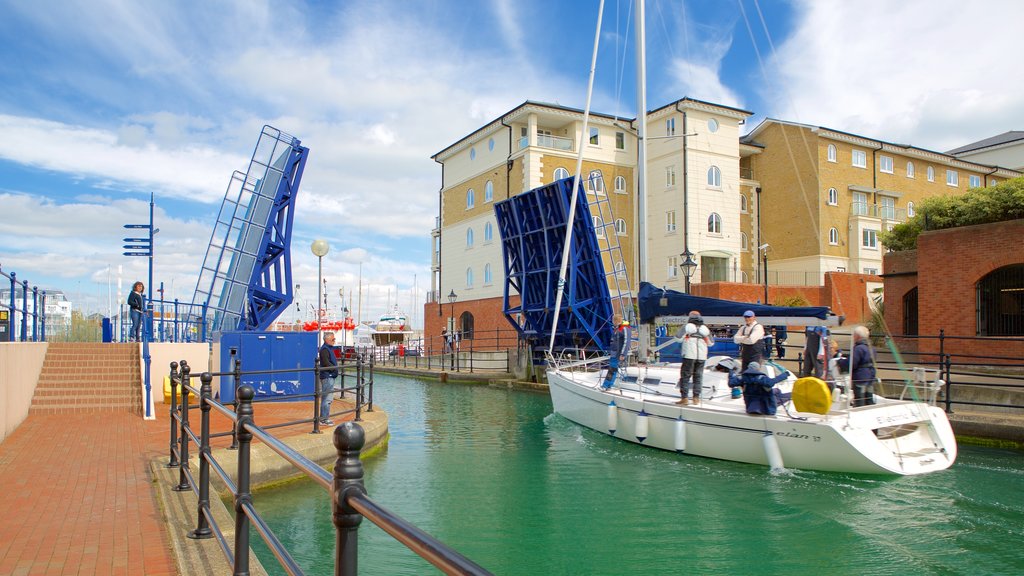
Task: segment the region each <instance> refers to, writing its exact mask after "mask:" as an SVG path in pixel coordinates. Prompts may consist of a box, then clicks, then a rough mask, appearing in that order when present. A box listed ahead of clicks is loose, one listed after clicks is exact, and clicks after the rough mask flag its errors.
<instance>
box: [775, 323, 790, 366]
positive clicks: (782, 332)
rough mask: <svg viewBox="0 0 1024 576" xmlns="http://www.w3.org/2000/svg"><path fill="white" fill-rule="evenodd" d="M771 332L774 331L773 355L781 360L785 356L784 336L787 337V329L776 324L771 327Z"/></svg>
mask: <svg viewBox="0 0 1024 576" xmlns="http://www.w3.org/2000/svg"><path fill="white" fill-rule="evenodd" d="M772 332H774V333H775V356H776V357H778V358H779V359H780V360H781V359H783V358H785V357H786V338H788V337H789V331H788V330H786V327H785V326H776V327H775V328H772Z"/></svg>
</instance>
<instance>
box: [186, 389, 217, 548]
mask: <svg viewBox="0 0 1024 576" xmlns="http://www.w3.org/2000/svg"><path fill="white" fill-rule="evenodd" d="M199 380H200V381H201V382H202V383H203V384H202V386H201V387H200V388H199V394H200V400H199V409H200V410H201V411H202V414H203V416H202V418H203V420H202V425H201V432H200V437H199V506H198V511H199V518H198V520H197V521H196V529H195V530H193V531H191V532H189V533H188V537H189V538H192V539H193V540H203V539H206V538H210V537H212V536H213V530H211V529H210V523H209V521H208V520H207V519H206V514H207V512H208V511H209V510H210V408H211V407H210V402H211V401H212V400H213V386H211V385H210V382H212V381H213V376H212V375H211V374H210V373H209V372H203V374H202V376H200V377H199Z"/></svg>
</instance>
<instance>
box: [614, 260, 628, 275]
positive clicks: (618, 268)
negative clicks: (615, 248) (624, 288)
mask: <svg viewBox="0 0 1024 576" xmlns="http://www.w3.org/2000/svg"><path fill="white" fill-rule="evenodd" d="M615 277H616V278H625V277H626V263H625V262H616V263H615Z"/></svg>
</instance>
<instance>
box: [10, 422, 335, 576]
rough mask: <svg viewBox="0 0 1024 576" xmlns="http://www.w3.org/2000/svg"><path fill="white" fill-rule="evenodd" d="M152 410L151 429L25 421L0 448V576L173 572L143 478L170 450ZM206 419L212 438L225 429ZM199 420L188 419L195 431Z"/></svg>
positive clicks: (281, 431) (292, 430) (165, 429)
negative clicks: (151, 463)
mask: <svg viewBox="0 0 1024 576" xmlns="http://www.w3.org/2000/svg"><path fill="white" fill-rule="evenodd" d="M157 409H158V410H157V413H158V418H159V420H155V421H154V420H150V421H145V420H143V419H142V418H141V417H139V416H136V415H133V414H129V413H127V412H124V413H120V412H104V413H75V414H63V415H53V414H32V415H30V416H29V417H28V418H27V419H26V420H25V422H23V423H22V424H21V426H19V427H18V429H17V430H15V431H14V433H13V434H11V435H10V436H8V437H7V439H6V440H4V442H3V443H2V444H0V515H2V520H0V575H11V576H21V575H27V574H60V575H64V574H67V575H72V574H73V575H89V574H96V575H108V574H145V575H148V576H160V575H168V574H177V573H178V572H177V567H176V565H175V561H174V558H173V556H172V554H171V546H170V542H169V540H168V536H167V532H166V528H165V526H164V524H163V520H162V517H161V513H160V510H159V508H158V505H157V501H156V496H155V492H154V489H153V487H152V486H151V481H152V479H151V477H150V474H149V462H150V461H151V460H152V459H153V458H160V457H162V458H164V459H166V458H167V457H168V450H169V443H170V440H169V430H170V426H169V424H168V420H167V416H166V411H165V410H166V409H165V408H164V407H163V406H162V405H159V404H158V405H157ZM312 412H313V410H312V403H311V402H307V403H301V404H291V403H272V404H258V405H257V406H256V415H255V417H256V421H257V423H260V424H268V423H271V422H282V421H286V420H293V419H300V418H306V417H309V416H311V415H312ZM211 415H212V421H211V432H214V433H215V432H217V431H222V430H228V429H230V428H229V426H228V420H227V419H226V418H224V417H222V416H220V415H219V414H218V413H217V412H216V411H213V412H211ZM199 416H200V413H199V411H198V410H193V411H191V412H190V419H191V421H192V424H193V426H194V427H195V429H196V430H198V429H199ZM340 419H341V418H335V420H336V421H337V420H340ZM311 426H312V425H311V424H303V425H297V426H290V427H286V428H278V429H275V430H274V431H273V433H274V434H275V436H278V437H282V436H289V435H293V434H306V433H308V432H309V431H310V429H311ZM229 441H230V439H229V438H225V439H219V441H216V442H214V446H215V447H216V446H217V445H224V446H226V445H227V443H228V442H229ZM189 452H190V453H192V454H194V453H195V452H196V448H195V447H194V446H190V447H189Z"/></svg>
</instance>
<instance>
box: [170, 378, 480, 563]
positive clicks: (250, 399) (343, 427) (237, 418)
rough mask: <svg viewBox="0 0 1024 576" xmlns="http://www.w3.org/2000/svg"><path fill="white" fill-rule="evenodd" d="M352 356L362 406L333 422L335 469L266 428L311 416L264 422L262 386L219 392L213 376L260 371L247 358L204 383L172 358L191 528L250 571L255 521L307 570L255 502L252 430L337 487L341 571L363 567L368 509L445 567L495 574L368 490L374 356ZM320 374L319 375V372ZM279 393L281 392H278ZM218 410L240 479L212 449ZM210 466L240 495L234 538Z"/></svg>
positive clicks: (282, 555) (176, 437) (175, 441)
mask: <svg viewBox="0 0 1024 576" xmlns="http://www.w3.org/2000/svg"><path fill="white" fill-rule="evenodd" d="M353 364H354V365H352V364H342V365H340V366H339V370H340V372H341V373H342V374H344V373H345V372H346V371H352V370H354V371H355V380H356V382H355V385H354V386H351V387H348V388H346V387H345V386H344V384H342V386H341V388H340V390H339V391H341V392H342V393H343V394H344V392H345V391H353V392H354V393H355V400H356V402H355V408H354V409H353V410H350V411H346V413H347V412H353V413H354V416H355V421H354V422H343V423H342V424H340V425H339V426H337V427H336V428H335V429H334V438H333V442H334V446H335V449H336V450H337V460H336V461H335V465H334V472H333V474H329V473H328V472H326V471H324V470H323V469H322V468H320V466H318V465H317V464H316V463H315V462H313V461H311V460H309V459H307V458H306V457H304V456H302V455H301V454H299V453H298V452H296V451H295V450H293V449H292V448H291V447H289V446H287V445H286V444H284V443H283V442H281V441H280V440H278V439H277V438H275V437H274V436H272V435H271V434H269V433H267V430H268V429H270V428H273V427H278V426H286V425H291V424H295V423H302V422H306V421H307V420H299V421H296V422H290V423H282V424H276V425H274V426H264V427H261V426H258V425H257V424H256V415H255V409H254V399H255V391H254V390H253V388H252V387H251V386H248V385H244V384H243V385H241V386H238V387H237V388H236V391H235V399H236V400H235V407H234V409H233V410H232V409H231V408H229V407H227V406H225V405H223V404H221V403H220V402H218V401H216V400H214V399H213V386H212V382H213V378H214V376H228V375H230V376H231V377H233V378H234V382H235V383H238V382H240V379H241V376H243V375H247V374H254V373H257V372H244V373H243V372H241V371H240V370H239V365H240V363H239V361H238V360H237V359H236V361H235V364H234V366H233V370H232V371H231V372H221V373H210V372H204V373H203V374H202V375H200V376H199V380H200V382H201V384H200V387H199V388H198V389H197V388H195V387H193V386H192V385H191V379H192V378H193V377H194V376H192V375H191V373H190V372H191V370H190V368H189V366H188V363H187V362H186V361H184V360H182V361H181V362H180V363H178V362H172V363H171V365H170V367H171V407H170V414H171V435H170V439H171V444H170V460H169V463H168V466H176V467H178V468H179V480H178V485H177V486H175V487H174V490H176V491H189V490H191V491H192V492H193V493H195V494H196V496H197V497H198V507H197V521H196V528H195V529H194V530H192V531H191V532H189V537H190V538H194V539H207V538H214V537H215V538H217V541H218V543H219V545H220V549H221V550H222V552H223V553H224V555H225V558H226V559H227V561H228V563H229V564H230V565H231V568H232V574H234V575H237V576H241V575H247V574H249V528H250V525H251V526H252V527H254V528H256V531H257V532H258V533H259V535H260V537H261V538H262V539H263V541H264V542H265V543H266V544H267V546H268V548H270V550H271V552H272V553H273V554H274V557H275V558H276V559H277V560H278V562H279V563H280V564H281V566H282V567H283V568H284V569H285V571H286V572H287V573H288V574H293V575H295V574H303V571H302V569H301V568H300V567H299V566H298V564H297V563H296V562H295V560H294V559H293V558H292V557H291V554H290V553H289V552H288V550H287V549H285V547H284V546H283V545H282V544H281V542H280V540H279V539H278V538H277V536H276V535H275V534H274V531H273V530H272V529H271V528H270V526H268V525H267V524H266V522H265V521H264V520H263V519H262V517H261V516H260V514H259V512H258V511H257V510H256V505H255V500H254V498H253V495H252V492H251V480H250V477H251V474H250V472H251V469H250V464H251V462H250V449H251V444H252V440H253V438H256V439H258V440H259V441H261V442H263V443H264V444H265V445H266V446H267V447H268V448H270V449H271V450H273V451H274V452H276V453H277V454H278V455H280V456H281V457H282V458H284V459H285V460H286V461H288V462H289V463H291V464H292V465H293V466H294V467H295V468H297V469H298V470H299V471H301V472H302V473H303V474H305V475H306V476H308V477H309V478H311V479H312V480H313V481H314V482H316V483H317V484H319V485H320V486H322V487H323V488H324V489H326V490H327V491H328V492H329V493H330V494H331V503H332V507H331V512H332V514H331V516H332V519H333V522H334V526H335V531H336V537H335V544H336V546H335V557H334V562H335V571H334V573H335V574H338V575H346V576H347V575H355V574H357V573H358V567H357V558H358V554H357V545H358V539H357V531H358V529H359V525H360V523H361V522H362V519H363V518H364V517H365V518H367V519H369V520H370V521H371V522H373V523H374V524H376V525H377V526H378V527H380V528H381V529H382V530H384V531H385V532H387V533H388V534H390V535H391V536H392V537H393V538H395V539H396V540H398V541H399V542H401V543H402V544H404V545H405V546H406V547H408V548H409V549H410V550H412V551H414V552H416V553H417V554H419V555H420V556H421V557H422V558H424V559H425V560H427V561H428V562H430V563H431V564H433V565H434V566H436V567H437V568H438V569H440V570H441V571H443V572H444V573H445V574H466V575H486V574H490V572H488V571H487V570H485V569H484V568H482V567H480V566H479V565H477V564H476V563H474V562H473V561H471V560H469V559H468V558H466V557H464V556H462V555H461V554H459V553H458V552H457V551H455V550H454V549H452V548H450V547H448V546H447V545H445V544H444V543H442V542H440V541H439V540H437V539H436V538H434V537H432V536H430V535H429V534H427V533H426V532H424V531H422V530H420V529H419V528H417V527H416V526H414V525H412V524H410V523H409V522H407V521H405V520H403V519H402V518H401V517H399V516H398V515H396V514H394V513H393V512H391V511H390V510H388V509H386V508H384V507H383V506H381V505H380V504H378V503H376V502H375V501H374V500H373V499H371V498H370V497H369V496H368V495H367V492H366V487H365V486H364V484H363V465H362V462H361V461H360V459H359V453H360V451H361V450H362V448H363V445H364V442H365V434H364V432H363V429H362V427H361V426H359V424H358V423H357V422H359V421H360V420H361V409H362V406H363V405H365V406H366V407H367V411H372V409H373V405H372V398H373V395H372V387H373V379H372V362H369V361H368V359H365V358H359V359H357V361H356V362H355V363H353ZM301 370H302V369H299V370H297V369H290V370H280V371H276V372H291V373H294V372H297V371H301ZM305 370H313V371H315V372H317V373H319V371H320V368H319V367H318V366H315V367H313V368H310V369H305ZM268 372H271V371H261V372H258V373H264V374H265V373H268ZM367 374H369V375H370V382H369V385H367V382H366V376H367ZM317 381H318V382H319V378H318V379H317ZM179 385H180V386H181V403H180V406H179V404H178V402H177V398H178V391H177V388H178V386H179ZM367 388H369V392H368V393H367V392H366V389H367ZM193 394H194V395H196V396H198V397H199V404H198V405H192V404H190V402H189V396H190V395H193ZM278 398H279V397H275V400H276V399H278ZM318 406H319V386H317V393H316V394H315V395H314V410H316V409H317V407H318ZM194 408H199V409H200V411H201V415H202V420H201V425H200V432H199V434H198V435H197V434H196V433H195V431H194V430H193V429H192V428H191V426H190V423H189V412H190V411H191V410H192V409H194ZM212 410H217V411H218V412H220V413H221V414H223V415H224V416H225V417H227V418H228V419H230V420H231V422H232V423H233V427H232V431H231V432H230V434H232V435H233V438H234V441H233V442H232V447H234V448H236V449H237V470H238V473H237V483H236V482H235V481H234V480H232V478H231V477H230V476H229V475H228V474H227V473H226V472H225V470H224V468H223V466H222V465H221V464H220V463H219V462H218V461H217V460H216V458H214V456H213V454H212V452H211V449H210V439H211V438H214V437H218V436H226V435H227V434H229V433H217V434H214V433H211V432H210V412H211V411H212ZM339 414H341V413H339ZM312 421H313V429H314V433H319V418H317V415H316V414H315V415H314V418H313V419H312ZM190 444H193V445H195V446H196V447H197V448H198V449H199V478H198V482H197V481H196V478H195V477H194V476H193V474H192V472H191V470H190V467H189V445H190ZM211 468H212V469H213V471H214V472H215V473H216V474H217V475H218V476H219V477H220V479H221V481H222V482H223V483H224V485H225V486H227V488H228V490H229V491H230V492H231V494H232V496H233V499H234V510H235V532H234V541H233V542H232V543H230V544H229V543H228V541H227V539H226V538H225V536H224V534H223V531H222V530H221V529H220V527H219V526H218V525H217V522H216V520H215V519H214V517H213V514H212V513H211V511H210V470H211Z"/></svg>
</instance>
